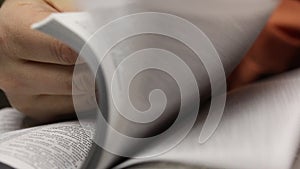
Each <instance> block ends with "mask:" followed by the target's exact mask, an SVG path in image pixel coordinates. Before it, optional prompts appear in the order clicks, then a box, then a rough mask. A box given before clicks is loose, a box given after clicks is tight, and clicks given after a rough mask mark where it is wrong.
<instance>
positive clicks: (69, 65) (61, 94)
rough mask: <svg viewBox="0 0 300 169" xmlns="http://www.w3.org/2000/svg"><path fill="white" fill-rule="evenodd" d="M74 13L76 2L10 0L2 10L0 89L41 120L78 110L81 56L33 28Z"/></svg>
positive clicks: (28, 113) (18, 107)
mask: <svg viewBox="0 0 300 169" xmlns="http://www.w3.org/2000/svg"><path fill="white" fill-rule="evenodd" d="M72 9H74V7H73V6H72V0H6V1H5V2H4V4H3V6H2V7H1V9H0V88H1V89H2V90H4V91H5V93H6V95H7V97H8V99H9V101H10V103H11V105H12V106H13V107H15V108H16V109H18V110H19V111H21V112H23V113H25V114H27V115H28V116H31V117H33V118H36V119H38V120H41V121H49V120H51V119H53V118H54V117H56V116H58V115H62V114H69V113H72V112H73V111H74V110H73V109H74V108H73V103H72V74H73V69H74V64H75V62H76V59H77V54H76V53H75V52H74V51H73V50H71V49H70V48H69V47H67V46H65V45H64V44H62V43H60V42H59V41H58V40H55V39H53V38H51V37H49V36H47V35H44V34H42V33H39V32H37V31H35V30H31V29H30V26H31V24H33V23H35V22H37V21H40V20H42V19H44V18H46V17H47V16H48V15H50V14H51V13H55V12H63V11H70V10H72Z"/></svg>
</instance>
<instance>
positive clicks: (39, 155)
mask: <svg viewBox="0 0 300 169" xmlns="http://www.w3.org/2000/svg"><path fill="white" fill-rule="evenodd" d="M263 18H266V17H265V16H263ZM248 21H249V20H248ZM264 21H265V20H264V19H261V20H260V22H259V23H256V22H255V23H256V24H257V25H256V26H257V27H258V28H261V27H262V25H263V23H264ZM232 22H233V23H236V24H237V25H236V24H232V23H229V24H228V25H232V27H228V28H232V30H229V31H227V33H228V32H229V33H228V34H224V35H223V36H221V35H218V34H217V35H216V34H215V35H214V36H213V35H212V36H211V37H210V38H211V39H212V40H213V42H215V43H216V44H218V43H220V42H219V41H218V38H219V40H220V41H221V40H222V38H223V40H224V39H226V37H227V36H229V37H231V36H233V34H234V33H235V34H237V36H238V37H239V38H241V39H242V42H241V41H235V39H233V40H232V41H230V42H231V44H230V46H231V48H230V47H229V46H226V45H220V44H219V45H217V47H216V48H217V50H218V52H219V53H221V60H222V62H223V64H224V67H225V71H226V73H227V74H228V73H230V71H231V70H232V69H233V67H234V66H235V65H236V63H238V61H239V59H240V58H241V56H242V55H243V52H245V51H246V50H247V48H248V47H249V46H250V45H251V43H252V42H253V40H254V38H253V37H256V36H257V33H258V31H257V29H258V28H256V29H255V31H253V30H252V31H246V32H243V31H241V30H240V27H239V26H238V22H235V21H232ZM243 22H246V21H245V20H244V21H243ZM93 23H94V22H93V19H92V18H91V17H90V15H89V14H88V13H66V14H53V15H51V16H50V17H49V18H47V19H46V20H44V21H42V22H40V23H38V24H35V25H34V26H33V27H34V28H35V29H38V30H40V31H42V32H45V33H47V34H49V35H51V36H53V37H56V38H58V39H59V40H61V41H63V42H64V43H66V44H68V45H69V46H70V47H72V48H73V49H74V50H76V51H78V52H79V51H80V50H81V49H82V47H83V46H84V45H85V43H86V42H87V41H88V40H89V38H90V37H91V35H92V34H93V33H94V32H95V31H96V29H94V28H95V27H94V25H93ZM250 23H251V22H250ZM245 34H247V35H245ZM219 36H220V37H219ZM151 38H152V39H154V40H156V41H152V43H151V44H153V42H157V40H160V39H159V37H155V36H153V37H151ZM135 40H137V41H143V42H144V40H145V39H143V38H142V39H135ZM165 41H166V42H167V43H165V44H159V45H164V47H168V44H169V41H168V40H165ZM148 43H149V42H148ZM240 43H242V44H240ZM141 45H143V44H141ZM135 46H136V45H135ZM235 46H239V47H235ZM170 48H175V49H177V50H178V49H179V50H180V51H185V50H186V49H185V48H182V47H181V48H180V47H179V46H178V45H176V44H174V46H170ZM133 50H135V49H133ZM237 51H238V52H237ZM237 53H238V54H237ZM115 55H117V56H118V54H115ZM226 57H227V58H226ZM113 59H115V60H113V61H114V62H113V63H116V62H120V60H118V59H120V58H118V57H116V58H113ZM197 66H198V65H196V66H195V67H196V68H195V70H196V71H198V72H205V70H203V67H202V68H201V67H200V68H199V67H197ZM148 76H149V75H148ZM198 77H199V79H200V80H202V81H201V85H199V90H200V91H201V92H203V93H205V92H206V94H207V93H209V82H208V80H207V77H206V75H205V73H203V74H202V73H200V74H198ZM299 77H300V72H299V71H295V72H290V73H287V74H286V75H282V76H279V77H276V78H274V79H270V80H268V81H266V82H261V83H258V84H254V85H252V86H249V87H247V88H244V89H241V90H238V91H235V92H233V93H230V94H229V95H228V99H227V103H226V107H225V112H224V116H223V118H222V121H221V123H220V125H219V127H218V128H217V130H216V132H215V133H214V135H213V136H212V137H211V138H210V139H209V140H208V141H207V142H206V143H205V144H199V143H198V138H199V133H200V131H201V128H202V126H203V123H204V120H205V117H204V118H203V117H201V116H205V114H206V109H205V108H202V109H201V111H200V113H199V114H200V115H199V116H200V117H199V118H198V119H197V121H196V123H195V126H194V127H193V129H192V130H191V132H190V133H189V134H188V135H187V137H186V138H185V139H184V140H183V141H182V142H180V143H179V144H178V145H177V146H176V147H174V148H173V149H172V150H170V151H168V152H165V153H164V154H161V155H159V156H154V157H151V158H137V159H136V158H123V157H120V156H117V155H114V154H112V153H109V152H106V151H105V150H103V149H101V148H99V147H96V146H92V144H93V143H92V137H93V134H94V133H95V131H94V128H93V127H92V126H93V124H90V125H85V126H84V128H82V127H81V126H80V124H79V123H78V122H64V123H58V124H52V125H47V126H39V127H35V128H29V129H23V130H18V131H14V132H7V133H5V134H3V135H0V162H1V163H2V164H3V168H4V167H7V168H9V166H10V167H13V168H20V169H23V168H24V169H27V168H28V169H31V168H41V169H42V168H74V169H76V168H80V167H82V166H83V167H84V168H99V169H102V168H111V167H115V168H130V167H132V168H141V167H144V168H176V167H177V168H201V167H208V168H245V169H248V168H249V169H253V168H261V169H265V168H270V169H289V168H291V167H292V165H293V163H294V161H295V158H296V153H297V148H298V145H299V138H300V135H299V133H300V127H299V126H300V113H299V109H300V107H299V105H298V102H297V100H299V99H300V90H299V89H298V87H297V86H299V83H300V79H299ZM206 81H207V82H206ZM149 83H150V82H149ZM143 84H144V83H140V86H144V85H143ZM207 84H208V85H207ZM136 89H139V86H137V88H136ZM206 98H207V99H208V98H209V96H207V97H206ZM116 119H117V120H116ZM114 120H115V121H118V122H119V123H118V122H116V123H117V124H119V125H116V127H119V128H123V130H124V131H123V132H128V133H127V134H135V133H136V131H134V132H131V131H132V128H130V127H135V128H138V129H140V128H141V131H145V130H144V129H143V128H142V127H140V126H138V127H137V126H130V124H128V123H126V122H124V121H121V122H120V121H119V120H120V117H116V118H115V119H114ZM124 123H125V124H126V125H124ZM88 126H90V128H89V127H88ZM124 126H125V127H124ZM139 127H140V128H139ZM151 129H154V128H153V127H152V128H150V130H146V131H147V134H149V133H150V134H153V133H155V132H157V131H153V130H151ZM96 135H97V132H96ZM110 143H112V144H114V145H115V146H116V147H118V148H120V149H123V150H128V147H130V148H132V145H129V144H128V143H123V142H120V141H119V140H114V142H110ZM156 146H160V143H156V144H155V145H151V146H149V147H144V148H143V147H142V148H138V149H136V150H135V154H139V153H144V152H147V151H151V149H154V148H155V147H156ZM99 154H101V155H99ZM0 167H2V166H0Z"/></svg>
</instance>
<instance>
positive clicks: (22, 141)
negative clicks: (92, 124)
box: [0, 122, 93, 169]
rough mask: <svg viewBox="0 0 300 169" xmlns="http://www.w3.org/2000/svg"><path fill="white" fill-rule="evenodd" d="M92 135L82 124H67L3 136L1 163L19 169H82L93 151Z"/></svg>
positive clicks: (0, 137)
mask: <svg viewBox="0 0 300 169" xmlns="http://www.w3.org/2000/svg"><path fill="white" fill-rule="evenodd" d="M88 131H90V133H88ZM92 132H93V130H92V129H91V130H89V129H88V128H87V127H86V129H85V130H84V129H83V128H82V127H81V126H80V124H79V123H78V122H64V123H58V124H52V125H46V126H39V127H35V128H30V129H23V130H18V131H14V132H9V133H6V134H3V135H1V136H0V163H3V164H5V165H7V166H11V167H12V168H16V169H66V168H68V169H78V168H80V166H81V165H82V163H83V161H84V159H85V158H86V156H87V154H88V152H89V148H90V146H91V136H92Z"/></svg>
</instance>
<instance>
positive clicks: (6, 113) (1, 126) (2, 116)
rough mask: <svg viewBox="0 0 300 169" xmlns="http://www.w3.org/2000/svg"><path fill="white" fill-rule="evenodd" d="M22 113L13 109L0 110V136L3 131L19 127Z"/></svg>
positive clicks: (21, 123) (21, 122) (21, 121)
mask: <svg viewBox="0 0 300 169" xmlns="http://www.w3.org/2000/svg"><path fill="white" fill-rule="evenodd" d="M23 119H24V115H23V114H22V113H20V112H18V111H17V110H15V109H11V108H6V109H2V110H0V136H1V134H3V133H6V132H9V131H14V130H18V129H21V128H22V126H23Z"/></svg>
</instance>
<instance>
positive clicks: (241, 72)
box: [228, 57, 264, 91]
mask: <svg viewBox="0 0 300 169" xmlns="http://www.w3.org/2000/svg"><path fill="white" fill-rule="evenodd" d="M263 72H264V70H263V68H262V67H261V66H260V65H257V64H256V63H255V62H253V61H252V60H251V59H248V58H247V57H246V58H245V59H244V60H243V61H242V62H241V64H240V65H239V66H238V67H237V68H236V69H235V70H234V71H233V73H232V74H231V75H230V77H229V78H228V90H229V91H230V90H233V89H237V88H240V87H241V86H244V85H247V84H249V83H251V82H254V81H256V80H258V79H260V77H261V76H262V75H263Z"/></svg>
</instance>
